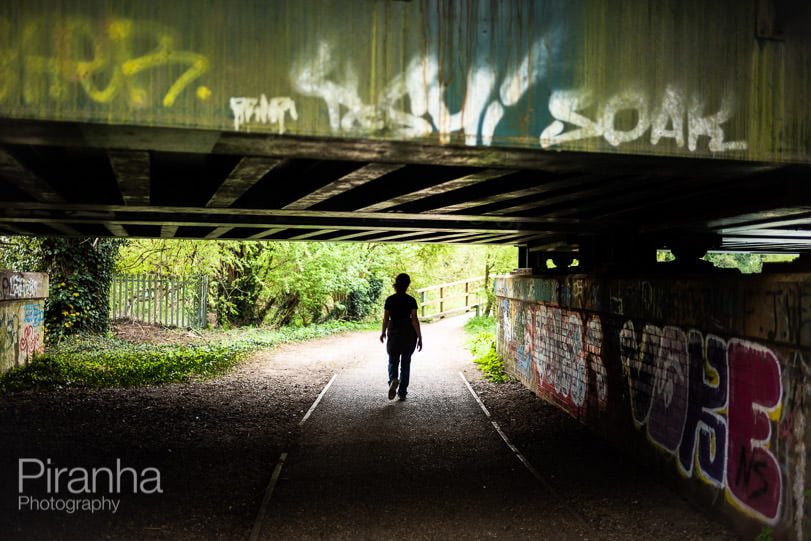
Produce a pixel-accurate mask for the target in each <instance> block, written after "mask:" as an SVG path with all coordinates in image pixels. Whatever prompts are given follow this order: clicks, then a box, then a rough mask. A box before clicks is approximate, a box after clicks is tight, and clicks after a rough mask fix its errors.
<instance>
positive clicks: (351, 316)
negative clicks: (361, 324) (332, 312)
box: [346, 277, 383, 321]
mask: <svg viewBox="0 0 811 541" xmlns="http://www.w3.org/2000/svg"><path fill="white" fill-rule="evenodd" d="M382 292H383V280H381V279H380V278H376V277H375V278H371V279H369V281H368V285H367V286H366V287H365V288H358V289H353V290H352V291H350V292H349V295H347V298H346V319H348V320H349V321H363V320H365V319H366V318H367V317H368V316H369V315H370V314H371V312H372V310H373V309H374V307H375V306H376V305H377V301H378V299H380V294H381V293H382Z"/></svg>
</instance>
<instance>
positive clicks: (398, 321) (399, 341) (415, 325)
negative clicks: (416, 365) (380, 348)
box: [380, 274, 422, 400]
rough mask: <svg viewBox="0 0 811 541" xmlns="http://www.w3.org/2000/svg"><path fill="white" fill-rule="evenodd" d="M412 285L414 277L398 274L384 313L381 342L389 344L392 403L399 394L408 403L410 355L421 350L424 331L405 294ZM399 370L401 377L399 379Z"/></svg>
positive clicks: (390, 397) (413, 305)
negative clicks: (385, 341)
mask: <svg viewBox="0 0 811 541" xmlns="http://www.w3.org/2000/svg"><path fill="white" fill-rule="evenodd" d="M410 284H411V277H409V276H408V275H407V274H398V275H397V278H395V279H394V291H395V292H396V293H395V294H394V295H391V296H390V297H388V298H387V299H386V304H385V305H384V310H383V330H382V332H381V334H380V342H383V341H384V340H386V334H387V331H388V340H389V341H388V343H387V344H386V352H387V353H388V354H389V400H392V399H394V396H395V395H397V396H398V397H399V399H400V400H405V399H406V395H407V394H408V380H409V378H410V376H411V355H412V354H413V353H414V349H415V348H417V349H418V350H419V351H422V332H420V320H419V318H418V317H417V301H416V300H415V299H414V297H412V296H411V295H407V294H406V290H408V286H409V285H410ZM398 368H399V377H398V373H397V372H398Z"/></svg>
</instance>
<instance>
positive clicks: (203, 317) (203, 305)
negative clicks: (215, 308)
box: [198, 275, 208, 329]
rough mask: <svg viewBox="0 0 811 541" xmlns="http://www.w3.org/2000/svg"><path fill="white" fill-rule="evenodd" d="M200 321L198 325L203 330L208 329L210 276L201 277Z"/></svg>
mask: <svg viewBox="0 0 811 541" xmlns="http://www.w3.org/2000/svg"><path fill="white" fill-rule="evenodd" d="M199 302H200V319H199V321H198V325H199V327H200V328H201V329H205V328H206V327H208V310H207V308H208V276H205V275H203V276H201V277H200V301H199Z"/></svg>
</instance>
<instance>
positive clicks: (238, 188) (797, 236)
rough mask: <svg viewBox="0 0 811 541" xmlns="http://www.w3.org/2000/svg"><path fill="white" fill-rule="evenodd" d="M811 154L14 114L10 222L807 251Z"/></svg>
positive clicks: (38, 227) (1, 174)
mask: <svg viewBox="0 0 811 541" xmlns="http://www.w3.org/2000/svg"><path fill="white" fill-rule="evenodd" d="M810 169H811V167H809V166H807V165H796V164H795V165H792V164H769V163H753V162H736V161H728V160H712V159H685V158H667V157H664V158H663V157H653V156H630V155H621V154H596V153H574V152H551V151H543V150H514V149H513V150H510V149H498V148H472V147H464V146H452V145H425V144H416V143H403V142H384V141H368V140H351V139H314V138H299V137H278V136H268V135H251V134H244V133H227V132H207V131H200V130H182V129H174V128H172V129H169V128H141V127H138V128H135V127H127V126H109V125H91V124H75V123H56V122H33V121H15V120H11V119H3V120H0V187H2V193H3V196H2V201H0V209H1V210H0V228H2V229H0V232H2V233H3V234H7V235H59V236H74V235H82V236H116V237H162V238H195V239H256V240H260V239H261V240H317V241H356V242H410V243H411V242H420V243H422V242H434V243H464V244H504V245H518V246H528V247H530V248H533V249H538V250H548V251H577V250H578V248H579V246H581V245H583V243H584V242H590V239H593V238H599V237H600V236H602V235H609V236H610V237H611V238H614V239H616V238H621V237H622V235H623V232H633V233H632V234H634V235H642V236H647V237H650V238H651V239H667V238H670V237H671V236H673V235H690V234H694V233H699V232H715V233H718V234H720V236H721V238H722V244H721V246H720V248H721V249H723V250H729V251H738V250H740V251H755V252H757V251H763V252H804V251H808V249H809V246H811V189H809V186H808V180H807V179H808V178H809V170H810ZM662 242H664V240H662Z"/></svg>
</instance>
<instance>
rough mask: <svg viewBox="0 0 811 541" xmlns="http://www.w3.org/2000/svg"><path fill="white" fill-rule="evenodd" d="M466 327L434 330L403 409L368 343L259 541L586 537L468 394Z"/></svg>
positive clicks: (315, 417)
mask: <svg viewBox="0 0 811 541" xmlns="http://www.w3.org/2000/svg"><path fill="white" fill-rule="evenodd" d="M462 323H463V321H462V318H452V319H448V320H445V321H442V322H439V323H437V324H433V325H429V326H425V327H424V337H425V343H426V348H425V350H424V351H423V352H420V353H416V354H415V356H414V360H413V363H412V380H411V385H410V388H409V398H408V400H406V401H405V402H399V401H396V400H395V401H389V400H388V399H387V396H386V393H387V386H386V368H385V355H384V353H383V352H384V349H383V346H382V345H381V344H379V343H377V347H371V344H368V343H367V344H363V343H361V342H360V341H358V349H357V350H356V351H353V352H349V353H345V355H346V356H347V357H351V358H352V360H353V361H354V362H350V363H348V365H346V367H345V368H343V369H342V370H340V371H339V372H338V373H337V376H336V378H335V379H334V381H333V382H332V384H331V385H330V386H329V389H328V390H327V392H326V393H324V395H323V398H322V400H321V402H320V403H319V404H318V406H317V407H316V409H315V410H314V411H313V413H312V415H311V416H310V417H309V418H308V419H307V421H306V422H305V424H304V425H303V433H302V437H301V440H300V443H299V445H298V446H296V447H295V448H293V449H290V450H289V453H288V455H287V457H286V461H285V463H284V465H283V467H282V468H281V469H280V473H281V475H280V477H279V480H278V483H277V484H276V486H275V489H274V490H273V493H272V496H271V498H270V500H269V504H268V505H267V506H266V509H265V511H266V512H265V513H264V517H263V520H262V521H261V530H260V529H259V528H256V532H258V533H259V538H260V539H292V538H295V539H319V538H330V539H409V540H410V539H427V538H431V539H439V538H453V537H455V538H462V539H470V538H490V537H501V538H511V539H515V538H533V539H582V538H583V537H587V534H586V532H583V531H582V530H583V528H585V526H584V525H583V524H582V522H580V521H578V520H577V517H576V516H575V515H574V514H573V512H572V510H571V507H570V506H567V505H565V504H564V503H563V502H562V501H561V500H560V499H559V498H558V497H556V495H555V494H554V493H552V492H550V490H548V489H547V488H545V486H544V485H543V484H542V483H541V482H539V481H538V480H537V479H536V478H535V477H533V475H532V474H530V473H529V471H528V470H527V469H526V468H525V466H524V465H523V464H522V463H521V462H520V461H519V460H518V458H517V457H516V456H515V455H514V454H513V452H512V451H511V450H510V449H509V448H508V447H507V445H506V444H505V443H504V441H502V439H501V438H500V436H499V435H498V433H497V432H496V431H495V429H494V428H493V425H492V424H491V423H490V421H489V419H488V418H487V417H486V416H485V414H484V413H483V411H482V409H481V408H480V406H479V404H478V403H477V402H476V400H475V398H474V397H473V395H472V394H471V392H470V391H469V390H468V388H467V386H466V385H465V382H464V381H463V378H462V377H461V375H460V368H461V366H462V365H463V363H464V362H468V363H469V360H467V359H465V358H464V357H463V358H460V351H462V350H461V347H462V346H461V343H460V341H461V337H462V334H461V333H460V332H459V330H458V328H459V326H461V324H462ZM375 339H376V337H375V335H374V334H373V333H370V335H369V340H370V341H372V340H375ZM346 360H349V359H346Z"/></svg>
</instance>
